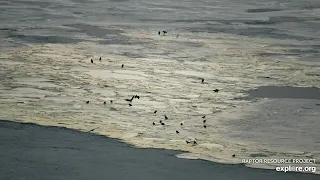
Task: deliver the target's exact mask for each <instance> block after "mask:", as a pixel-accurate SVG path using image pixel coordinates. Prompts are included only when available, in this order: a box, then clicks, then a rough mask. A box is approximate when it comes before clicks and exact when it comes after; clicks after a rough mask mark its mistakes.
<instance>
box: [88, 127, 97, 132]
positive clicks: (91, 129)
mask: <svg viewBox="0 0 320 180" xmlns="http://www.w3.org/2000/svg"><path fill="white" fill-rule="evenodd" d="M96 129H97V128H94V129H91V130H90V131H88V132H92V131H94V130H96Z"/></svg>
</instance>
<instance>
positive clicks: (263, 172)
mask: <svg viewBox="0 0 320 180" xmlns="http://www.w3.org/2000/svg"><path fill="white" fill-rule="evenodd" d="M0 129H1V131H0V134H1V136H0V137H1V139H0V142H1V144H0V147H1V148H0V149H1V151H0V153H1V155H0V157H5V158H3V160H2V161H1V162H2V163H3V165H2V166H0V167H1V168H0V176H2V177H4V178H5V179H8V180H10V179H17V178H19V177H32V178H33V179H53V178H55V179H66V178H68V179H79V178H80V179H82V178H83V179H85V177H87V178H89V177H90V179H100V178H102V177H106V176H108V177H109V178H121V179H136V178H137V179H149V178H151V177H152V178H153V179H163V178H165V179H168V178H172V179H173V178H175V179H182V178H183V179H194V178H197V179H208V178H210V177H213V176H214V177H220V179H257V178H259V179H271V178H272V179H301V178H303V179H310V180H311V179H317V178H318V175H316V174H306V173H297V172H290V173H289V172H287V173H284V172H276V171H275V170H268V169H256V168H250V167H246V166H244V165H242V164H221V163H216V162H211V161H206V160H200V159H196V160H189V159H182V158H177V157H176V156H177V154H181V153H185V152H183V151H176V150H166V149H153V148H137V147H135V146H133V145H130V144H127V143H124V142H122V141H121V140H119V139H115V138H109V137H106V136H102V135H97V134H92V133H86V132H81V131H76V130H73V129H68V128H64V127H54V126H41V125H37V124H35V123H19V122H13V121H5V120H0ZM99 156H100V157H99ZM93 166H94V167H93ZM13 169H14V170H13ZM35 169H37V172H39V173H35V171H34V170H35ZM123 172H126V173H123ZM48 175H51V177H48ZM111 176H112V177H111Z"/></svg>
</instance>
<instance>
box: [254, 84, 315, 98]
mask: <svg viewBox="0 0 320 180" xmlns="http://www.w3.org/2000/svg"><path fill="white" fill-rule="evenodd" d="M248 93H249V94H250V96H252V97H263V98H291V99H319V100H320V89H319V88H315V87H313V88H312V87H289V86H262V87H259V88H258V89H254V90H250V91H249V92H248Z"/></svg>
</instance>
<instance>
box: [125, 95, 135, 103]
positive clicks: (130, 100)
mask: <svg viewBox="0 0 320 180" xmlns="http://www.w3.org/2000/svg"><path fill="white" fill-rule="evenodd" d="M133 98H134V96H132V98H131V99H125V100H126V101H129V102H132V100H133Z"/></svg>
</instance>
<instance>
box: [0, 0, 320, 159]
mask: <svg viewBox="0 0 320 180" xmlns="http://www.w3.org/2000/svg"><path fill="white" fill-rule="evenodd" d="M0 10H1V11H0V22H1V23H0V39H1V42H2V43H1V46H0V47H1V49H0V51H1V55H0V65H1V66H0V70H1V71H0V80H1V81H0V91H1V94H0V108H1V109H2V111H1V112H0V117H1V118H2V119H12V120H20V121H27V122H36V123H39V124H45V125H58V126H65V127H69V128H73V129H78V130H90V129H93V128H97V127H98V128H97V129H96V130H95V133H98V134H102V135H108V136H111V137H117V138H121V139H124V140H125V141H127V142H129V143H132V144H135V145H137V146H142V147H155V148H156V147H163V148H169V149H182V150H187V151H190V152H191V153H192V154H190V156H192V157H194V156H196V157H200V158H205V159H209V160H214V161H218V162H220V161H221V162H228V163H240V162H241V159H242V158H248V157H251V156H252V154H257V153H261V154H263V156H267V157H270V158H289V157H292V158H294V157H311V158H319V157H320V152H319V150H320V143H319V141H318V139H319V138H320V132H319V129H320V123H319V120H318V117H319V116H320V115H319V106H318V105H316V104H319V103H320V102H319V100H317V99H312V98H308V99H303V98H302V99H299V100H297V99H295V97H289V98H280V99H279V97H277V96H275V97H276V98H275V99H261V98H258V99H250V100H248V99H247V98H246V96H248V93H247V92H248V90H252V89H254V88H258V87H259V86H295V87H317V88H320V80H319V76H320V61H319V57H320V56H319V55H320V54H319V47H320V39H319V38H320V31H319V29H320V25H319V23H320V21H319V19H320V2H319V1H316V0H313V1H311V0H309V1H298V0H291V1H285V0H283V1H280V0H278V1H265V0H263V1H262V0H223V1H222V0H221V1H220V0H219V1H177V0H174V1H161V2H160V1H154V0H151V1H150V0H149V1H135V0H120V1H116V0H111V1H102V0H100V1H98V0H96V1H86V0H78V1H70V0H69V1H60V0H59V1H58V0H53V1H52V0H51V1H49V0H48V1H23V0H20V1H16V0H10V1H1V2H0ZM162 30H166V31H168V34H167V35H166V36H163V35H161V36H158V31H162ZM100 56H101V57H102V61H101V62H100V61H99V60H98V58H99V57H100ZM90 59H94V63H93V64H91V63H90ZM121 64H124V68H121ZM202 78H204V79H205V82H204V83H201V79H202ZM216 88H218V89H220V91H219V93H214V92H213V91H212V90H213V89H216ZM249 92H250V91H249ZM135 94H139V95H140V96H141V100H134V102H133V106H132V107H130V108H129V106H128V104H127V102H125V101H124V99H125V98H128V97H131V96H132V95H135ZM278 96H279V95H278ZM260 97H261V96H260ZM262 97H266V98H273V97H268V96H262ZM87 100H90V104H88V105H86V104H85V103H84V102H85V101H87ZM109 100H114V103H113V104H110V103H109ZM104 101H107V102H108V104H107V105H106V106H103V104H102V103H103V102H104ZM154 110H158V114H154V113H153V112H154ZM165 114H166V115H167V116H169V120H168V122H167V125H166V126H165V127H162V126H160V125H158V124H157V125H156V126H152V122H157V123H158V122H159V120H162V119H163V116H164V115H165ZM203 115H206V118H207V128H206V129H204V128H203V124H202V118H201V117H202V116H203ZM181 122H183V123H184V126H180V123H181ZM265 127H273V128H265ZM175 130H179V131H180V135H176V134H175ZM305 137H308V138H307V140H306V138H305ZM195 139H196V140H197V141H198V144H199V145H198V146H188V145H186V144H185V140H195ZM231 154H237V158H232V157H231Z"/></svg>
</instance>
